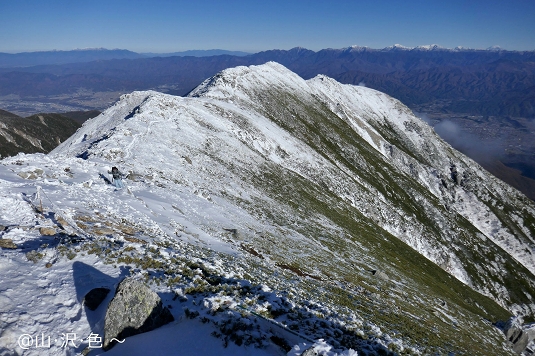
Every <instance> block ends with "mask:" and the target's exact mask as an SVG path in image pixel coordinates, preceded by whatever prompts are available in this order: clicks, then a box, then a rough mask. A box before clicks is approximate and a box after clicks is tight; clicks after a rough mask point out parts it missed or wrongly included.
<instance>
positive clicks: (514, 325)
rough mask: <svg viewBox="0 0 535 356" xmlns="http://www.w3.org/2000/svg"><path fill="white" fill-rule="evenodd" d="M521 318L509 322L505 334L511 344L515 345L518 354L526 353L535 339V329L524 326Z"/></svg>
mask: <svg viewBox="0 0 535 356" xmlns="http://www.w3.org/2000/svg"><path fill="white" fill-rule="evenodd" d="M522 323H523V320H522V318H520V317H513V318H511V319H509V321H507V323H506V324H505V327H504V328H503V332H504V333H505V337H506V338H507V340H508V341H509V342H511V343H512V344H513V351H514V352H516V353H517V354H519V355H520V354H521V353H522V352H524V351H525V350H526V348H527V346H528V344H529V343H530V342H531V341H532V340H534V339H535V327H534V326H533V325H529V326H525V325H522Z"/></svg>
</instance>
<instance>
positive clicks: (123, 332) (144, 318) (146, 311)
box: [103, 278, 174, 350]
mask: <svg viewBox="0 0 535 356" xmlns="http://www.w3.org/2000/svg"><path fill="white" fill-rule="evenodd" d="M173 320H174V318H173V316H172V315H171V312H170V311H169V309H167V307H164V306H163V305H162V300H161V299H160V297H159V296H158V295H157V294H156V293H155V292H153V291H152V290H150V289H149V288H148V287H147V286H146V285H145V284H143V283H142V282H140V281H137V280H135V279H132V278H125V279H124V280H123V281H122V282H121V283H119V285H118V286H117V290H116V292H115V296H114V297H113V299H112V300H111V302H110V304H109V305H108V310H107V311H106V318H105V321H104V344H103V349H104V350H109V349H110V348H112V347H113V346H114V345H115V343H116V341H112V339H113V338H115V339H119V340H123V339H125V338H126V337H128V336H132V335H137V334H141V333H144V332H147V331H151V330H154V329H156V328H158V327H160V326H162V325H165V324H167V323H169V322H171V321H173Z"/></svg>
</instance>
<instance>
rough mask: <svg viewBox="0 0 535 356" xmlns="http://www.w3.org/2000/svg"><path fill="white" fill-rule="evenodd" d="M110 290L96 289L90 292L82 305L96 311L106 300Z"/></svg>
mask: <svg viewBox="0 0 535 356" xmlns="http://www.w3.org/2000/svg"><path fill="white" fill-rule="evenodd" d="M109 292H110V290H109V289H108V288H94V289H91V290H90V291H89V293H87V294H86V295H85V297H84V300H83V301H82V303H83V304H84V305H85V306H86V307H87V308H89V310H96V309H97V308H98V306H99V305H100V303H102V302H103V301H104V299H106V296H107V295H108V293H109Z"/></svg>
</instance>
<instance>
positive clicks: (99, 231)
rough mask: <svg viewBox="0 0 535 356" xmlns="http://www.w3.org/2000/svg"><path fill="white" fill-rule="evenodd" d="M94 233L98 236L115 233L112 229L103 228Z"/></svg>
mask: <svg viewBox="0 0 535 356" xmlns="http://www.w3.org/2000/svg"><path fill="white" fill-rule="evenodd" d="M93 233H94V234H96V235H112V234H113V233H114V231H113V230H112V229H108V228H107V227H102V228H97V229H95V230H93Z"/></svg>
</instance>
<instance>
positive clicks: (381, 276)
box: [370, 269, 388, 281]
mask: <svg viewBox="0 0 535 356" xmlns="http://www.w3.org/2000/svg"><path fill="white" fill-rule="evenodd" d="M370 272H371V274H372V275H373V276H374V277H375V278H379V279H383V280H385V281H387V280H388V276H387V275H386V273H384V272H381V271H378V270H376V269H374V270H371V271H370Z"/></svg>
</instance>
